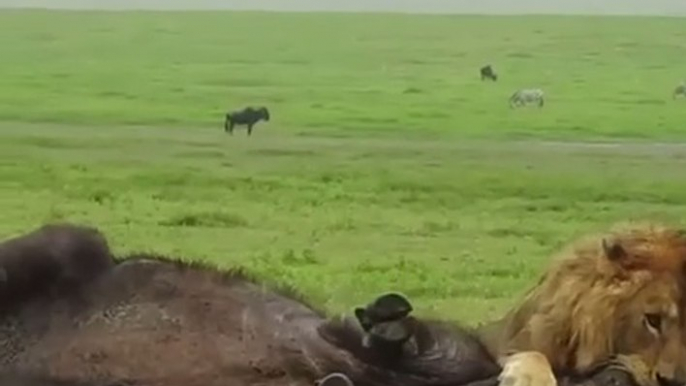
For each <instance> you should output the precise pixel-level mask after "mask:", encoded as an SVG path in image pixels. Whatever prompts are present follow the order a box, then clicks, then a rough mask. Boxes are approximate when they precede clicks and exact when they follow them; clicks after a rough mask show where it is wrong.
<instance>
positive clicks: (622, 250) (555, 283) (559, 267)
mask: <svg viewBox="0 0 686 386" xmlns="http://www.w3.org/2000/svg"><path fill="white" fill-rule="evenodd" d="M685 258H686V235H685V234H684V233H682V232H680V231H677V230H674V229H669V228H665V227H660V226H653V225H651V226H642V227H632V228H628V229H624V230H619V231H615V232H612V233H611V234H610V235H608V236H606V237H600V238H598V237H595V238H591V239H588V240H584V241H582V242H580V243H578V244H576V245H574V246H572V247H571V248H569V249H567V250H566V251H564V252H563V253H562V254H561V258H558V259H555V260H554V262H553V264H552V266H551V267H550V268H549V269H548V271H547V272H546V273H545V274H544V275H543V276H542V278H541V279H540V280H539V282H538V283H537V285H536V286H535V287H534V288H532V289H531V290H530V291H529V292H528V293H527V294H526V295H525V297H524V299H523V301H522V302H521V303H520V304H519V305H518V306H516V307H515V308H514V309H513V310H511V311H510V312H509V313H508V314H506V315H505V316H504V317H503V318H502V319H501V320H498V321H496V322H494V323H493V324H491V325H485V326H483V327H481V329H480V335H481V336H482V339H483V340H484V341H485V343H486V345H487V347H488V350H489V351H490V352H491V354H492V355H494V357H496V358H498V360H499V363H500V364H501V365H502V367H503V369H502V371H501V373H500V385H508V386H555V385H557V382H556V379H555V376H554V375H553V374H556V375H558V374H564V373H579V372H585V371H586V370H587V369H589V368H591V367H592V366H594V365H598V364H599V363H607V362H612V361H615V362H621V363H623V364H624V365H625V366H628V367H630V368H632V369H630V370H632V371H633V372H634V373H635V375H636V376H637V378H639V379H640V381H639V383H641V384H644V385H646V384H648V385H651V384H656V382H657V381H658V380H674V379H675V377H676V374H677V373H678V372H677V366H678V365H679V361H680V360H681V357H680V356H681V350H682V347H683V346H682V317H683V311H682V310H683V307H682V304H683V303H682V293H683V283H682V280H683V276H684V275H683V272H684V271H683V264H684V259H685ZM640 367H644V369H641V368H640ZM644 370H647V371H644ZM641 374H645V375H643V376H642V375H641Z"/></svg>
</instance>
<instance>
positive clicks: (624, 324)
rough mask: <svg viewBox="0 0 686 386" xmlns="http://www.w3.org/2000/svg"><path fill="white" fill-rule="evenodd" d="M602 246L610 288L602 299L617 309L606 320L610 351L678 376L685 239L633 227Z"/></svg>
mask: <svg viewBox="0 0 686 386" xmlns="http://www.w3.org/2000/svg"><path fill="white" fill-rule="evenodd" d="M601 246H602V247H601V251H602V252H601V256H600V259H599V263H600V264H601V265H605V269H600V271H601V272H604V275H603V277H602V278H603V281H604V282H605V283H606V284H605V290H606V291H607V292H608V293H607V294H605V295H603V296H601V299H602V298H605V300H604V301H605V302H607V305H608V306H610V307H609V308H608V310H610V309H611V310H613V311H614V312H613V316H612V319H611V323H606V324H605V326H606V327H607V326H613V327H612V333H613V335H614V337H613V338H612V340H611V342H610V343H611V344H612V345H613V346H614V347H613V349H612V350H610V351H611V352H610V354H612V355H626V356H633V357H637V358H638V359H640V360H641V361H642V362H643V363H645V365H646V366H647V367H648V368H649V369H651V370H652V372H653V374H654V376H655V377H661V378H664V379H669V380H673V379H675V378H676V375H677V371H678V370H677V369H678V368H679V367H680V362H681V361H682V358H683V351H684V345H683V337H684V324H683V310H684V307H682V305H683V304H684V303H683V294H684V289H685V288H686V287H684V286H683V282H684V281H683V276H684V261H685V260H686V239H685V238H684V237H683V234H682V233H681V232H674V231H671V230H667V229H647V230H644V231H643V232H639V231H636V230H634V231H633V232H627V233H624V234H620V235H618V236H617V237H615V238H613V239H612V240H608V239H603V240H602V243H601ZM608 263H609V264H608ZM596 312H597V305H596ZM607 332H609V331H607Z"/></svg>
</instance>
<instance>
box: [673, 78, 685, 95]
mask: <svg viewBox="0 0 686 386" xmlns="http://www.w3.org/2000/svg"><path fill="white" fill-rule="evenodd" d="M678 96H683V97H686V82H681V84H680V85H678V86H676V88H674V92H673V93H672V99H676V97H678Z"/></svg>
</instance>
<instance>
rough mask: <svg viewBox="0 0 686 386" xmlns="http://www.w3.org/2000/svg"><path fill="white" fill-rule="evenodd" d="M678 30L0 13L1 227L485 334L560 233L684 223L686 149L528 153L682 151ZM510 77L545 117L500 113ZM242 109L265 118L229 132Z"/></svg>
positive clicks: (618, 21)
mask: <svg viewBox="0 0 686 386" xmlns="http://www.w3.org/2000/svg"><path fill="white" fill-rule="evenodd" d="M685 37H686V31H685V30H684V29H683V20H678V19H667V18H665V19H657V18H655V19H649V18H646V19H638V18H635V19H631V18H573V17H559V18H556V17H528V18H524V17H517V18H515V17H509V18H507V17H456V16H402V15H396V16H391V15H322V14H308V15H299V14H260V13H228V12H226V13H223V12H213V13H201V12H197V13H110V14H108V13H87V12H81V13H68V12H10V11H3V12H0V46H2V47H3V51H2V52H3V53H2V60H1V61H0V72H1V73H2V74H3V76H2V77H0V121H3V123H0V203H2V205H1V206H0V208H1V209H2V213H3V220H4V221H3V222H2V223H1V224H0V235H2V236H3V237H7V236H9V235H12V234H16V233H19V232H24V231H27V230H29V229H32V228H33V227H36V226H38V225H39V224H40V223H42V222H44V221H52V220H70V221H78V222H86V223H89V224H93V225H96V226H98V227H100V228H102V229H103V231H105V232H106V233H107V235H108V236H109V237H110V239H111V242H112V246H113V247H114V248H115V250H116V251H117V252H125V251H133V250H151V249H154V250H156V251H159V252H164V253H169V254H176V255H180V256H184V257H188V258H199V259H208V260H211V261H215V262H217V263H220V264H222V265H225V266H229V265H235V264H240V265H244V266H247V267H249V268H251V269H252V270H254V271H256V272H258V273H259V274H261V275H264V276H266V277H269V278H271V279H275V280H278V281H282V282H286V283H290V284H293V285H295V286H296V287H297V288H298V289H300V290H301V291H303V292H304V293H306V294H307V295H308V296H310V297H312V298H313V299H314V300H316V301H319V302H321V303H323V304H325V305H326V307H327V308H329V309H330V310H333V311H337V312H338V311H347V310H349V309H350V307H352V306H353V305H357V304H359V303H361V302H366V301H368V300H369V299H371V297H373V296H375V295H377V294H379V293H380V292H383V291H387V290H392V289H395V290H401V291H403V292H405V293H407V294H408V295H409V296H410V297H411V299H412V300H413V301H414V302H415V303H416V305H417V307H418V311H419V312H420V313H422V314H425V315H427V314H430V315H441V316H445V317H451V318H460V319H462V320H466V321H470V322H475V321H478V320H484V319H486V318H490V317H493V316H496V315H498V314H500V313H501V312H502V311H504V309H505V308H506V307H508V306H509V304H511V301H512V300H513V299H514V297H515V296H517V295H519V294H521V293H522V291H524V290H525V289H526V287H527V286H529V285H530V284H532V282H533V280H534V279H535V277H536V275H537V274H538V273H539V272H540V271H541V269H542V268H543V266H544V264H545V262H546V261H547V259H548V257H549V256H550V253H551V252H553V251H555V249H556V248H558V247H560V246H561V244H562V243H566V242H568V241H570V240H572V239H574V238H575V237H577V236H580V235H582V234H586V233H589V232H595V231H599V230H603V229H606V228H607V227H608V226H609V225H610V224H612V223H613V222H616V221H625V220H632V219H636V220H642V219H652V220H665V221H673V222H675V223H680V222H681V221H682V219H683V218H685V216H684V215H686V199H685V197H686V196H685V195H684V192H686V180H685V179H684V173H685V172H684V171H685V170H686V157H685V156H684V154H685V153H684V149H686V146H683V147H682V146H681V145H674V146H667V145H651V144H639V143H633V144H628V143H624V144H623V145H621V146H609V147H608V146H591V145H588V144H580V143H568V144H565V143H562V142H545V143H543V142H539V141H536V139H541V138H548V139H550V138H557V139H574V140H587V139H601V138H605V139H607V138H609V137H615V139H616V137H623V138H627V137H633V138H643V139H644V140H651V141H652V140H675V139H680V138H684V137H685V136H684V135H682V134H681V132H682V131H683V130H684V122H685V121H686V120H684V118H686V101H682V100H677V101H673V100H672V99H671V91H672V89H673V87H674V86H675V85H676V83H677V82H678V81H679V80H680V79H681V77H683V76H686V75H685V74H684V73H683V72H679V71H682V69H683V68H682V66H681V64H682V63H683V60H681V59H682V58H683V54H684V49H685V48H686V46H685V45H684V42H685V41H686V39H684V38H685ZM488 62H490V63H492V64H493V65H494V67H495V70H496V71H497V72H498V74H499V76H500V79H499V81H498V82H496V83H491V82H483V83H482V82H481V81H480V80H479V77H478V69H479V67H480V66H481V65H483V64H485V63H488ZM517 87H542V88H544V89H545V90H546V92H547V94H548V95H549V99H548V100H547V103H546V106H545V107H544V108H543V109H541V110H539V109H537V108H535V107H529V108H525V109H521V110H510V108H509V107H508V105H507V99H508V97H509V95H510V94H511V92H512V91H513V90H514V89H515V88H517ZM246 104H266V105H268V106H269V108H270V110H271V111H272V117H273V121H272V122H269V123H266V124H265V123H264V122H261V123H259V124H258V126H257V128H256V129H255V132H254V133H253V136H252V137H251V138H248V137H246V135H245V131H244V130H242V129H239V130H238V131H237V132H236V133H235V135H234V136H233V137H231V136H228V135H226V134H225V133H224V132H223V131H222V128H221V124H222V118H223V117H222V112H223V111H224V110H226V109H228V108H232V107H241V106H243V105H246ZM131 124H135V126H134V125H131ZM524 136H526V137H529V138H527V140H526V141H518V142H514V141H511V139H512V138H513V137H518V138H521V137H524Z"/></svg>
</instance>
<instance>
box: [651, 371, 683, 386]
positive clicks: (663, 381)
mask: <svg viewBox="0 0 686 386" xmlns="http://www.w3.org/2000/svg"><path fill="white" fill-rule="evenodd" d="M657 383H658V385H660V386H684V384H685V383H684V380H683V379H678V378H675V377H665V376H663V375H662V374H659V373H658V374H657Z"/></svg>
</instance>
